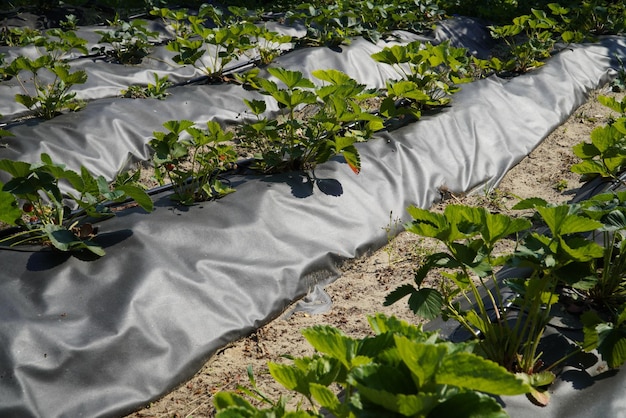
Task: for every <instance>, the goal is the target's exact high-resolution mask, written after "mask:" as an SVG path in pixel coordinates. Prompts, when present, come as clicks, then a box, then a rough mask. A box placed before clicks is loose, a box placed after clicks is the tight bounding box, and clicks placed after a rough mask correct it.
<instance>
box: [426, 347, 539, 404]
mask: <svg viewBox="0 0 626 418" xmlns="http://www.w3.org/2000/svg"><path fill="white" fill-rule="evenodd" d="M435 381H436V382H437V383H439V384H444V385H455V386H459V387H462V388H467V389H471V390H477V391H480V392H485V393H490V394H493V395H520V394H523V393H528V392H529V391H530V387H529V385H528V384H527V383H525V382H524V381H523V380H521V379H519V378H518V377H517V376H515V375H514V374H512V373H510V372H508V371H507V370H506V369H505V368H504V367H502V366H500V365H498V364H496V363H494V362H493V361H490V360H487V359H485V358H482V357H480V356H477V355H476V354H472V353H464V352H459V353H455V354H452V355H449V356H446V357H445V358H443V359H442V361H441V366H440V367H439V370H438V372H437V374H436V375H435Z"/></svg>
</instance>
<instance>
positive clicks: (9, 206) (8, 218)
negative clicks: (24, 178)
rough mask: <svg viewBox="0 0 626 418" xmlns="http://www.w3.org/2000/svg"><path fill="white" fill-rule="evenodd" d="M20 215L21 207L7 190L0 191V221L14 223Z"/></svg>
mask: <svg viewBox="0 0 626 418" xmlns="http://www.w3.org/2000/svg"><path fill="white" fill-rule="evenodd" d="M21 217H22V209H21V208H20V207H19V206H18V202H17V200H16V199H15V196H13V195H12V194H11V193H9V192H4V191H0V221H2V222H4V223H7V224H9V225H16V224H17V221H19V220H20V218H21Z"/></svg>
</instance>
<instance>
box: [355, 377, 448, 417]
mask: <svg viewBox="0 0 626 418" xmlns="http://www.w3.org/2000/svg"><path fill="white" fill-rule="evenodd" d="M356 388H357V390H358V391H359V393H360V394H361V395H362V396H363V397H364V398H366V399H367V400H368V401H370V402H372V403H373V404H375V405H380V406H382V407H383V408H385V410H386V411H391V412H396V413H399V414H401V415H402V416H409V417H412V416H418V417H419V416H424V415H425V414H427V413H428V412H429V411H430V410H431V409H432V408H433V407H434V406H435V405H437V402H438V399H439V396H438V395H437V394H434V393H418V394H414V395H405V394H402V393H399V394H395V393H391V392H388V391H386V390H382V389H372V388H369V387H367V386H364V385H361V384H357V385H356Z"/></svg>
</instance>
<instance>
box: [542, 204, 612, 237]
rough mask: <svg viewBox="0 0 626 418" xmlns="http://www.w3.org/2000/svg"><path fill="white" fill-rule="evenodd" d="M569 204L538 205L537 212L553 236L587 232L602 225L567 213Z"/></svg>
mask: <svg viewBox="0 0 626 418" xmlns="http://www.w3.org/2000/svg"><path fill="white" fill-rule="evenodd" d="M569 210H570V207H569V205H561V206H555V207H539V208H537V212H539V214H540V215H541V217H542V218H543V220H544V222H545V223H546V225H547V226H548V228H550V231H551V232H552V234H553V235H554V236H559V235H566V234H575V233H579V232H589V231H593V230H596V229H598V228H601V227H602V223H601V222H598V221H594V220H592V219H589V218H584V217H582V216H578V215H572V214H570V213H569Z"/></svg>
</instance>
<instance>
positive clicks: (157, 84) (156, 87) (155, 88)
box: [122, 73, 172, 100]
mask: <svg viewBox="0 0 626 418" xmlns="http://www.w3.org/2000/svg"><path fill="white" fill-rule="evenodd" d="M153 76H154V84H152V83H148V85H147V86H139V85H133V86H129V87H128V89H126V90H122V95H123V96H124V97H127V98H131V99H147V98H152V99H159V100H163V99H165V98H166V97H167V95H168V94H169V93H168V92H167V89H168V88H169V87H170V86H171V85H172V83H170V82H169V81H168V80H167V79H168V76H167V75H165V76H163V77H159V75H158V74H157V73H154V74H153Z"/></svg>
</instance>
